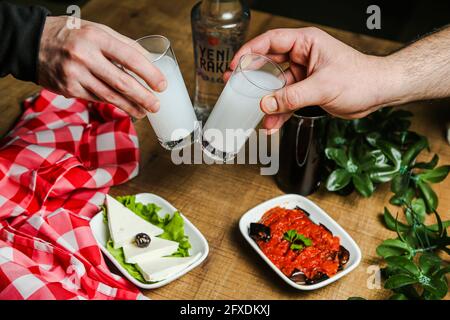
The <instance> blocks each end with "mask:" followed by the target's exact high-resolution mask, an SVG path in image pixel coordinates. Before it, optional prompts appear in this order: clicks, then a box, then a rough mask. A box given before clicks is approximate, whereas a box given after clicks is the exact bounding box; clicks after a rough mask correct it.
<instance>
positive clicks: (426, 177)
mask: <svg viewBox="0 0 450 320" xmlns="http://www.w3.org/2000/svg"><path fill="white" fill-rule="evenodd" d="M449 172H450V165H447V166H441V167H438V168H436V169H430V170H425V171H424V172H422V173H420V174H418V175H417V177H418V178H419V179H420V180H422V181H425V182H428V183H439V182H441V181H443V180H444V179H445V178H447V175H448V173H449Z"/></svg>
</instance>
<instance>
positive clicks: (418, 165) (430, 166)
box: [413, 154, 439, 169]
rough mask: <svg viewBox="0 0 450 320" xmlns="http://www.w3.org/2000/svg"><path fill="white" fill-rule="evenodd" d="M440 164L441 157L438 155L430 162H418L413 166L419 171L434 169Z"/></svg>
mask: <svg viewBox="0 0 450 320" xmlns="http://www.w3.org/2000/svg"><path fill="white" fill-rule="evenodd" d="M438 162H439V156H438V155H437V154H435V155H434V157H433V158H432V159H431V160H430V161H429V162H417V163H416V164H414V165H413V168H417V169H433V168H434V167H436V165H437V164H438Z"/></svg>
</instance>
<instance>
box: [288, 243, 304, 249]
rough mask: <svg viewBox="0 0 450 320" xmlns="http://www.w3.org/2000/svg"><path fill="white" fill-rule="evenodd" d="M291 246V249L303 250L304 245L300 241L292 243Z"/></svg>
mask: <svg viewBox="0 0 450 320" xmlns="http://www.w3.org/2000/svg"><path fill="white" fill-rule="evenodd" d="M290 248H291V250H302V249H303V245H301V244H299V243H292V244H291V247H290Z"/></svg>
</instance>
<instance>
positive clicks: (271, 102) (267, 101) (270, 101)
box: [262, 96, 278, 113]
mask: <svg viewBox="0 0 450 320" xmlns="http://www.w3.org/2000/svg"><path fill="white" fill-rule="evenodd" d="M262 104H263V107H264V110H265V111H266V112H269V113H272V112H276V111H277V110H278V103H277V99H275V97H274V96H268V97H264V99H263V101H262Z"/></svg>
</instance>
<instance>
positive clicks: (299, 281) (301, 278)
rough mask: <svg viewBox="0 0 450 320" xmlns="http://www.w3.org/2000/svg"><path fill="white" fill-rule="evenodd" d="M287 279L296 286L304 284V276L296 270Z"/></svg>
mask: <svg viewBox="0 0 450 320" xmlns="http://www.w3.org/2000/svg"><path fill="white" fill-rule="evenodd" d="M289 279H291V280H292V281H294V282H295V283H297V284H306V275H305V274H304V273H303V272H301V271H298V270H295V271H294V272H293V273H292V275H291V276H290V278H289Z"/></svg>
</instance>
